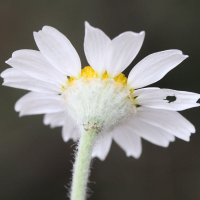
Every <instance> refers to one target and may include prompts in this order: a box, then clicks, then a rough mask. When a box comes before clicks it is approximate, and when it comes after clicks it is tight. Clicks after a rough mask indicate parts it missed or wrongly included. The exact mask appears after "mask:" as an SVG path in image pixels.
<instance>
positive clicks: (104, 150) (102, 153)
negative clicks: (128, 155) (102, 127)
mask: <svg viewBox="0 0 200 200" xmlns="http://www.w3.org/2000/svg"><path fill="white" fill-rule="evenodd" d="M111 144H112V137H111V135H110V134H109V135H106V136H104V137H102V138H99V140H98V141H97V143H96V144H95V146H94V149H93V152H92V157H93V158H94V157H98V158H99V159H100V160H102V161H103V160H105V158H106V156H107V155H108V152H109V150H110V147H111Z"/></svg>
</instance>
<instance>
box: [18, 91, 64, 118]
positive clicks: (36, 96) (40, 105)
mask: <svg viewBox="0 0 200 200" xmlns="http://www.w3.org/2000/svg"><path fill="white" fill-rule="evenodd" d="M15 110H16V111H20V116H23V115H35V114H44V113H56V112H61V111H63V110H64V109H63V107H62V102H61V97H60V96H59V95H53V94H42V93H37V92H29V93H28V94H26V95H24V96H23V97H21V98H20V99H19V100H18V101H17V102H16V104H15Z"/></svg>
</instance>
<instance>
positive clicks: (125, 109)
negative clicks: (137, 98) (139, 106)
mask: <svg viewBox="0 0 200 200" xmlns="http://www.w3.org/2000/svg"><path fill="white" fill-rule="evenodd" d="M130 94H131V91H130V90H129V89H128V88H127V87H125V86H124V85H123V84H121V83H118V82H116V81H115V80H114V79H102V78H85V77H82V78H80V79H78V80H75V81H74V82H73V84H72V86H70V87H68V88H67V89H66V90H63V93H62V97H63V104H64V106H65V108H66V109H67V111H68V112H69V113H70V115H71V116H72V118H73V119H74V120H75V121H76V122H78V124H79V125H80V127H81V126H83V127H84V128H85V130H90V129H94V128H96V129H98V130H100V131H99V132H101V133H105V132H108V131H110V130H112V129H113V127H114V125H116V124H119V123H121V122H123V121H124V120H125V119H127V118H128V117H129V116H130V115H131V114H133V113H135V112H136V106H135V105H134V100H133V99H132V98H131V97H130V96H131V95H130Z"/></svg>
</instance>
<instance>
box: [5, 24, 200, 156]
mask: <svg viewBox="0 0 200 200" xmlns="http://www.w3.org/2000/svg"><path fill="white" fill-rule="evenodd" d="M144 35H145V34H144V32H143V31H142V32H140V33H134V32H131V31H128V32H124V33H122V34H120V35H119V36H117V37H115V38H114V39H113V40H111V39H110V38H109V37H108V36H107V35H105V33H104V32H103V31H101V30H100V29H97V28H94V27H92V26H90V25H89V23H87V22H86V23H85V39H84V51H85V55H86V58H87V61H88V63H89V65H90V66H87V67H85V68H83V69H82V70H81V61H80V58H79V56H78V54H77V52H76V50H75V49H74V47H73V46H72V44H71V43H70V41H69V40H68V39H67V38H66V37H65V36H64V35H63V34H62V33H60V32H59V31H58V30H56V29H54V28H52V27H50V26H44V27H43V29H42V30H41V31H39V32H34V38H35V41H36V44H37V46H38V48H39V51H35V50H18V51H15V52H14V53H13V54H12V57H11V58H10V59H9V60H8V61H6V63H7V64H9V65H10V66H11V67H12V68H9V69H6V70H5V71H4V72H2V73H1V77H2V78H4V83H3V85H6V86H10V87H15V88H20V89H25V90H30V91H31V92H29V93H28V94H26V95H24V96H23V97H22V98H20V99H19V100H18V101H17V103H16V104H15V110H16V111H18V112H19V114H20V116H23V115H33V114H45V116H44V124H45V125H48V124H49V125H50V126H51V127H52V128H53V127H57V126H62V127H63V128H62V136H63V139H64V141H68V140H69V139H73V140H74V141H76V140H78V139H79V137H80V134H81V131H80V130H81V129H85V130H89V129H91V128H92V129H97V130H98V140H97V142H96V145H95V147H94V150H93V154H92V156H93V157H95V156H97V157H99V158H100V159H102V160H104V159H105V157H106V155H107V154H108V152H109V149H110V146H111V142H112V139H114V140H115V142H116V143H117V144H119V146H120V147H121V148H122V149H123V150H124V151H125V152H126V155H127V156H133V157H135V158H138V157H139V156H140V155H141V152H142V145H141V138H144V139H146V140H148V141H150V142H152V143H153V144H156V145H159V146H163V147H167V146H168V145H169V143H170V142H172V141H174V140H175V136H176V137H178V138H180V139H183V140H185V141H189V137H190V135H191V133H194V132H195V128H194V126H193V125H192V124H191V123H190V122H189V121H188V120H187V119H185V118H184V117H183V116H182V115H180V114H179V113H178V112H177V111H181V110H184V109H188V108H192V107H196V106H199V104H198V103H196V101H197V100H198V99H199V98H200V95H199V94H196V93H191V92H183V91H176V90H171V89H160V88H152V87H149V88H143V87H145V86H148V85H150V84H152V83H155V82H157V81H158V80H160V79H161V78H163V77H164V76H165V75H166V74H167V73H168V72H169V71H170V70H171V69H173V68H174V67H176V66H177V65H178V64H180V63H181V62H182V61H183V60H184V59H186V58H187V56H185V55H183V54H182V52H181V51H179V50H167V51H162V52H158V53H154V54H151V55H149V56H147V57H146V58H144V59H143V60H141V61H140V62H139V63H138V64H137V65H136V66H135V67H134V68H133V69H132V70H131V72H130V74H129V76H128V78H126V77H125V76H124V74H122V72H123V71H124V70H125V69H126V68H127V67H128V66H129V64H130V63H131V62H132V61H133V59H134V58H135V57H136V55H137V54H138V52H139V50H140V48H141V46H142V43H143V40H144ZM171 96H172V97H174V101H172V102H171V101H169V100H168V97H171Z"/></svg>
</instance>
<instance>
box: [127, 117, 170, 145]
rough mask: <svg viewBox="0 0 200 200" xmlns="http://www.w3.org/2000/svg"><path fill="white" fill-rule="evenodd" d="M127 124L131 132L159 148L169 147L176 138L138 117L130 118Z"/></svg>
mask: <svg viewBox="0 0 200 200" xmlns="http://www.w3.org/2000/svg"><path fill="white" fill-rule="evenodd" d="M125 124H126V126H127V128H128V129H130V131H132V132H133V133H135V134H137V135H139V136H141V137H142V138H144V139H145V140H148V141H149V142H151V143H153V144H156V145H158V146H162V147H167V146H168V145H169V142H172V141H174V136H173V135H171V134H170V133H168V132H166V131H165V130H163V129H161V128H159V127H156V126H152V125H150V124H148V123H146V122H144V121H141V120H140V119H139V118H137V117H132V118H130V120H128V121H127V122H126V123H125Z"/></svg>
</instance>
